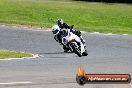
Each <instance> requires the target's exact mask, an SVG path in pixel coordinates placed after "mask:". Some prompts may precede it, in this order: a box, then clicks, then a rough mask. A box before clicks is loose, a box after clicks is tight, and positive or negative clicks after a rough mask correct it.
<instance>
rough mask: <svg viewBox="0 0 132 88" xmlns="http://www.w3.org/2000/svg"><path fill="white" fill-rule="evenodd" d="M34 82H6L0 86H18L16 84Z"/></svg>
mask: <svg viewBox="0 0 132 88" xmlns="http://www.w3.org/2000/svg"><path fill="white" fill-rule="evenodd" d="M31 83H32V82H30V81H23V82H5V83H0V85H16V84H31Z"/></svg>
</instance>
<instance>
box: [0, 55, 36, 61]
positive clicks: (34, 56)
mask: <svg viewBox="0 0 132 88" xmlns="http://www.w3.org/2000/svg"><path fill="white" fill-rule="evenodd" d="M32 55H33V56H32V57H23V58H7V59H0V61H1V60H21V59H35V58H38V57H39V55H38V54H32Z"/></svg>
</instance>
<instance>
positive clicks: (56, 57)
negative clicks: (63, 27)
mask: <svg viewBox="0 0 132 88" xmlns="http://www.w3.org/2000/svg"><path fill="white" fill-rule="evenodd" d="M82 35H83V37H84V39H85V40H86V46H87V50H88V53H89V55H88V56H87V57H81V58H79V57H78V56H77V55H75V54H74V53H64V52H63V49H62V47H61V46H60V45H59V44H58V43H57V42H56V41H55V40H54V39H53V35H52V33H51V32H50V31H43V30H32V29H28V28H17V27H10V26H0V49H9V50H18V51H25V52H31V53H34V54H39V56H40V57H39V58H35V59H23V60H1V61H0V88H132V84H131V83H130V84H86V85H84V86H79V85H78V84H77V83H76V80H75V77H76V73H77V67H78V66H79V65H82V66H83V68H84V69H85V70H86V72H87V73H104V74H105V73H109V74H110V73H115V74H118V73H121V74H124V73H127V74H131V75H132V36H130V35H107V34H94V33H84V34H82Z"/></svg>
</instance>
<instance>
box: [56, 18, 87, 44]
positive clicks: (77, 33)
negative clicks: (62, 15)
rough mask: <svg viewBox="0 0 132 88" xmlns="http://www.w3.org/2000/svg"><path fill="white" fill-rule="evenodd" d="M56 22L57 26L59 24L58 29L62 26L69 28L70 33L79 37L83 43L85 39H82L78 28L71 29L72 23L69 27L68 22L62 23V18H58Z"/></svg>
mask: <svg viewBox="0 0 132 88" xmlns="http://www.w3.org/2000/svg"><path fill="white" fill-rule="evenodd" d="M56 22H57V24H58V26H59V28H60V29H63V28H65V29H70V31H71V32H72V33H74V34H75V35H77V36H78V37H80V39H81V41H82V43H83V44H84V45H85V40H83V38H82V35H81V32H80V31H79V30H73V26H74V25H72V26H71V27H70V26H69V25H68V24H66V23H64V22H63V20H62V19H58V20H57V21H56Z"/></svg>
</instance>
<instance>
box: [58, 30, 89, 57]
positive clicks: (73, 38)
mask: <svg viewBox="0 0 132 88" xmlns="http://www.w3.org/2000/svg"><path fill="white" fill-rule="evenodd" d="M61 31H62V32H63V38H62V43H63V44H64V45H65V46H67V47H69V48H70V50H71V51H73V52H74V53H75V54H77V55H78V56H79V57H81V56H87V55H88V53H87V50H86V49H85V46H84V44H83V43H82V42H81V40H80V37H78V36H77V35H75V34H73V33H72V32H70V29H61Z"/></svg>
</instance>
